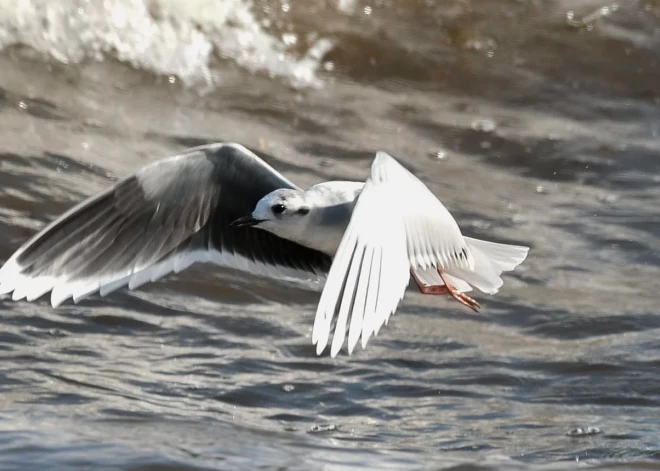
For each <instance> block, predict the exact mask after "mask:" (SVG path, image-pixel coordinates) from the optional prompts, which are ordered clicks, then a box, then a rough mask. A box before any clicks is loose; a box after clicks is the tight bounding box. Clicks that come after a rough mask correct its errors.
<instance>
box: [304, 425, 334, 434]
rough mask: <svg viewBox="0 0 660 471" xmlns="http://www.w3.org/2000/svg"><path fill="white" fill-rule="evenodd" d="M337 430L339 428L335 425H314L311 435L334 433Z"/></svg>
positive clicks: (310, 430)
mask: <svg viewBox="0 0 660 471" xmlns="http://www.w3.org/2000/svg"><path fill="white" fill-rule="evenodd" d="M336 430H337V426H336V425H334V424H321V425H312V426H311V427H310V429H309V433H324V432H334V431H336Z"/></svg>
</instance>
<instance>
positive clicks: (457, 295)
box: [410, 269, 481, 312]
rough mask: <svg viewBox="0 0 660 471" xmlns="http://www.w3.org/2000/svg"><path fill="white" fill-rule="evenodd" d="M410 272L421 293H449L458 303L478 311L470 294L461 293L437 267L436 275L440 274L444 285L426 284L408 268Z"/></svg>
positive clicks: (477, 306) (475, 302)
mask: <svg viewBox="0 0 660 471" xmlns="http://www.w3.org/2000/svg"><path fill="white" fill-rule="evenodd" d="M410 274H411V275H412V277H413V280H415V283H416V284H417V287H418V288H419V291H420V292H421V293H422V294H445V293H447V294H449V295H450V296H451V297H452V298H454V299H455V300H456V301H458V302H459V303H461V304H463V305H464V306H467V307H469V308H470V309H472V310H473V311H476V312H479V308H480V307H481V306H480V305H479V303H478V302H477V301H475V300H474V299H472V298H471V297H470V296H468V295H467V294H465V293H461V292H460V291H458V290H457V289H456V287H455V286H453V285H452V284H450V283H449V282H448V281H447V279H446V278H445V276H444V274H443V273H442V271H440V269H438V275H440V278H441V279H442V281H443V282H444V285H435V286H428V285H425V284H424V283H422V282H421V281H420V280H419V278H417V275H415V272H414V270H410Z"/></svg>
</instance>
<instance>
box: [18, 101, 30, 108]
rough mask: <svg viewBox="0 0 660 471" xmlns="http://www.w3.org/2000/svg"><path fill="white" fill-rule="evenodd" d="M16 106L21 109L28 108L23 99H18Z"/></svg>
mask: <svg viewBox="0 0 660 471" xmlns="http://www.w3.org/2000/svg"><path fill="white" fill-rule="evenodd" d="M18 107H19V108H20V109H22V110H27V109H28V105H27V103H25V102H24V101H19V102H18Z"/></svg>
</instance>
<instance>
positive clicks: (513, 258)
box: [447, 237, 529, 294]
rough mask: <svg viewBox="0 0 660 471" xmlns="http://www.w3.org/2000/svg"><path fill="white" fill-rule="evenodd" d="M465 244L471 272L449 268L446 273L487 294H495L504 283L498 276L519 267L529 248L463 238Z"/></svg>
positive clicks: (458, 268) (465, 269) (464, 269)
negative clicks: (472, 259)
mask: <svg viewBox="0 0 660 471" xmlns="http://www.w3.org/2000/svg"><path fill="white" fill-rule="evenodd" d="M465 242H466V243H467V246H468V248H469V249H470V253H471V254H472V256H473V258H474V267H473V268H472V269H471V270H470V269H467V268H461V267H451V268H450V269H448V270H447V273H448V274H450V275H453V276H455V277H457V278H460V279H461V280H464V281H466V282H467V283H469V284H470V285H472V286H474V287H475V288H477V289H479V290H480V291H483V292H484V293H487V294H495V293H497V292H498V291H499V289H500V287H501V286H502V284H503V283H504V282H503V281H502V278H500V274H501V273H502V272H505V271H511V270H513V269H514V268H516V267H517V266H518V265H520V264H521V263H522V262H523V260H525V258H526V257H527V253H528V252H529V247H523V246H521V245H509V244H498V243H496V242H487V241H485V240H479V239H472V238H471V237H465Z"/></svg>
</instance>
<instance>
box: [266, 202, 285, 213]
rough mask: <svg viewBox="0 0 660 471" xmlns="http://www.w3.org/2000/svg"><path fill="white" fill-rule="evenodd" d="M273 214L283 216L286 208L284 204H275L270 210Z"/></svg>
mask: <svg viewBox="0 0 660 471" xmlns="http://www.w3.org/2000/svg"><path fill="white" fill-rule="evenodd" d="M270 209H271V210H272V211H273V213H275V214H282V213H283V212H284V210H285V209H286V207H285V206H284V205H283V204H274V205H273V207H272V208H270Z"/></svg>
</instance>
